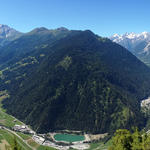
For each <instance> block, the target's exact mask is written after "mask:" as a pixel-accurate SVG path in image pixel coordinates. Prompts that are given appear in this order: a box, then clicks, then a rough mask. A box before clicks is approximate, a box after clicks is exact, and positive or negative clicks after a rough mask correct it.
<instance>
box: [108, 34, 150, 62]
mask: <svg viewBox="0 0 150 150" xmlns="http://www.w3.org/2000/svg"><path fill="white" fill-rule="evenodd" d="M110 39H111V40H112V41H113V42H116V43H118V44H120V45H122V46H123V47H125V48H127V49H128V50H129V51H131V52H132V53H133V54H135V55H136V56H137V57H138V58H142V60H144V61H145V60H146V61H147V62H148V63H150V58H149V57H148V55H150V32H146V31H144V32H142V33H134V32H131V33H125V34H122V35H119V34H114V35H113V36H111V37H110Z"/></svg>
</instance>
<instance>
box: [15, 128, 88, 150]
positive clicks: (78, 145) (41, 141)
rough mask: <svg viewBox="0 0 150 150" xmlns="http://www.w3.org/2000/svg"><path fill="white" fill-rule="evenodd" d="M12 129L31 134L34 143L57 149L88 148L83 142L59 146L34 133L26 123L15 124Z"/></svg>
mask: <svg viewBox="0 0 150 150" xmlns="http://www.w3.org/2000/svg"><path fill="white" fill-rule="evenodd" d="M13 130H14V131H18V132H22V133H27V134H32V135H33V136H32V139H33V140H34V141H35V142H36V143H38V144H40V145H44V146H50V147H54V148H56V149H59V150H68V149H69V148H76V149H87V148H89V145H88V144H83V143H80V142H77V143H73V145H70V146H61V145H58V144H56V143H53V142H51V141H48V140H46V139H45V138H44V135H38V134H36V132H34V131H33V130H31V129H30V128H29V127H28V126H26V125H15V126H14V127H13Z"/></svg>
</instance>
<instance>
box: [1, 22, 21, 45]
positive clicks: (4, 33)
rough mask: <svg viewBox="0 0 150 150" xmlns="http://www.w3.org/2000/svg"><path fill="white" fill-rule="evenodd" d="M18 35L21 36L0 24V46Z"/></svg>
mask: <svg viewBox="0 0 150 150" xmlns="http://www.w3.org/2000/svg"><path fill="white" fill-rule="evenodd" d="M20 35H22V33H21V32H19V31H16V30H15V29H13V28H10V27H9V26H7V25H3V24H0V46H2V45H5V44H6V43H8V42H9V41H12V40H14V39H16V38H17V37H18V36H20Z"/></svg>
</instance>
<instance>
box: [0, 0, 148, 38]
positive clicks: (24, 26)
mask: <svg viewBox="0 0 150 150" xmlns="http://www.w3.org/2000/svg"><path fill="white" fill-rule="evenodd" d="M149 16H150V0H2V1H0V24H7V25H9V26H11V27H13V28H15V29H17V30H19V31H22V32H28V31H30V30H32V29H33V28H36V27H42V26H43V27H46V28H49V29H54V28H58V27H62V26H63V27H66V28H68V29H75V30H85V29H90V30H92V31H93V32H94V33H96V34H99V35H101V36H110V35H112V34H114V33H119V34H123V33H125V32H137V33H139V32H143V31H150V21H149Z"/></svg>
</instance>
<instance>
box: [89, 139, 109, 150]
mask: <svg viewBox="0 0 150 150" xmlns="http://www.w3.org/2000/svg"><path fill="white" fill-rule="evenodd" d="M111 142H112V141H111V140H109V141H108V142H107V143H105V144H104V143H102V142H96V143H92V144H90V148H89V150H107V149H108V147H110V146H111Z"/></svg>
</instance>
